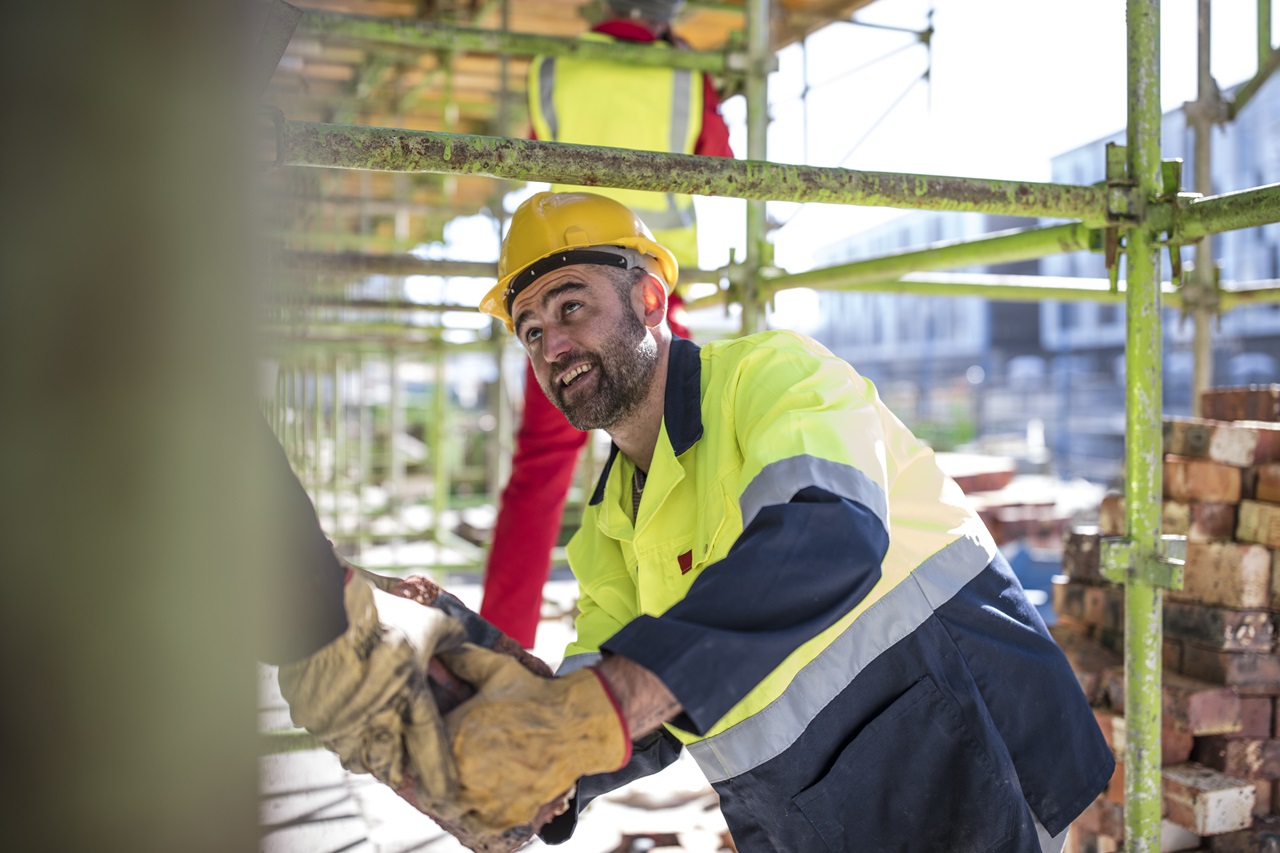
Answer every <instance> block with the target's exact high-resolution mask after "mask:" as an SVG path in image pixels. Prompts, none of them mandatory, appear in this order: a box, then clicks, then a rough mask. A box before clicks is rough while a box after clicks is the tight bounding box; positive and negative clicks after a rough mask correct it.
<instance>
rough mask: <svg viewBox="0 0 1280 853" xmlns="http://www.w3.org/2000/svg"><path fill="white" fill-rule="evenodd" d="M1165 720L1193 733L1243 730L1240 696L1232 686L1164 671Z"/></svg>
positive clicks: (1204, 733)
mask: <svg viewBox="0 0 1280 853" xmlns="http://www.w3.org/2000/svg"><path fill="white" fill-rule="evenodd" d="M1161 694H1162V705H1161V707H1162V708H1163V719H1164V720H1165V721H1166V722H1167V723H1169V724H1172V725H1175V726H1177V727H1179V728H1181V729H1182V730H1183V731H1186V732H1190V733H1191V734H1193V735H1217V734H1227V733H1230V732H1238V731H1240V727H1241V725H1242V717H1243V707H1242V704H1241V700H1240V695H1239V694H1238V693H1236V691H1234V690H1232V689H1231V688H1229V687H1223V686H1221V685H1218V684H1210V683H1209V682H1205V681H1199V680H1197V679H1194V678H1188V677H1187V676H1185V675H1178V674H1177V673H1172V672H1165V673H1163V675H1162V678H1161Z"/></svg>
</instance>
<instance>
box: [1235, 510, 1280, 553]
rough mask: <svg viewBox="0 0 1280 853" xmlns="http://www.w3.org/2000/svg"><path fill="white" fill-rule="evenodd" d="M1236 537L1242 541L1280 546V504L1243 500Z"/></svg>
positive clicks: (1274, 546) (1273, 546)
mask: <svg viewBox="0 0 1280 853" xmlns="http://www.w3.org/2000/svg"><path fill="white" fill-rule="evenodd" d="M1236 538H1237V539H1239V540H1240V541H1241V542H1257V543H1258V544H1259V545H1267V546H1269V547H1272V548H1277V547H1280V504H1273V503H1266V502H1263V501H1250V500H1246V501H1241V502H1240V516H1239V522H1238V523H1237V525H1236Z"/></svg>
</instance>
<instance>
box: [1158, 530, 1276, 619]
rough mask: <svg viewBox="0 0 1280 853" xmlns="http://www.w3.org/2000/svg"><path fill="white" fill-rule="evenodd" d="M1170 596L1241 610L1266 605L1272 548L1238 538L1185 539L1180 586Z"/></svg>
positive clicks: (1268, 595)
mask: <svg viewBox="0 0 1280 853" xmlns="http://www.w3.org/2000/svg"><path fill="white" fill-rule="evenodd" d="M1169 597H1170V598H1172V599H1175V600H1178V601H1194V602H1197V603H1201V604H1215V605H1222V606H1224V607H1236V608H1239V609H1242V610H1250V609H1254V610H1256V609H1263V608H1266V607H1269V606H1270V604H1271V552H1270V551H1268V550H1267V549H1266V548H1264V547H1262V546H1261V545H1249V544H1243V543H1239V542H1188V543H1187V563H1186V568H1185V570H1184V573H1183V583H1182V589H1180V590H1170V591H1169Z"/></svg>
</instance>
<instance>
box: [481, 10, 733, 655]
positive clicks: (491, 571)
mask: <svg viewBox="0 0 1280 853" xmlns="http://www.w3.org/2000/svg"><path fill="white" fill-rule="evenodd" d="M683 5H684V0H609V2H608V3H607V4H606V13H607V15H606V19H605V20H604V21H602V22H601V23H600V24H598V25H596V26H595V27H594V28H593V29H592V31H591V32H590V33H588V34H586V35H585V36H583V38H584V39H587V40H590V41H599V42H602V43H609V42H626V43H632V44H650V45H652V46H653V49H654V50H671V49H675V48H676V47H680V46H683V43H682V42H681V41H680V40H679V38H678V37H677V36H676V35H675V34H674V33H673V32H672V30H671V21H672V19H673V18H674V17H675V15H676V14H677V13H678V12H679V11H680V8H681V7H682V6H683ZM528 91H529V114H530V116H531V119H532V124H533V133H532V134H531V135H532V136H533V137H534V138H535V139H543V140H548V141H554V142H574V143H579V144H584V145H606V146H611V147H618V148H632V149H645V150H652V151H667V152H674V153H680V154H701V155H707V156H712V157H732V156H733V150H732V149H731V148H730V147H729V129H728V127H727V126H726V125H725V123H724V119H723V118H722V117H721V115H720V101H719V98H718V97H717V95H716V91H715V88H714V86H713V85H712V83H711V78H709V77H707V76H706V75H705V74H702V73H701V72H696V71H686V70H679V69H670V68H644V67H637V66H634V65H628V64H625V63H613V62H601V61H599V60H592V59H576V58H557V57H537V58H535V59H534V61H533V63H532V65H531V66H530V70H529V85H528ZM606 104H607V105H608V107H607V108H605V107H604V106H603V105H606ZM636 116H644V117H645V120H644V121H636ZM553 189H564V188H563V187H558V186H557V187H553ZM598 192H600V193H601V194H602V195H607V196H609V197H611V198H615V199H617V200H618V201H621V202H622V203H623V204H626V205H627V206H629V207H631V208H632V209H634V210H636V211H638V212H639V213H640V215H641V216H642V218H644V219H645V221H646V222H649V223H651V224H654V225H655V226H658V225H659V224H661V227H660V228H658V230H656V231H655V234H656V235H657V237H658V239H659V240H660V242H662V243H663V245H665V246H668V247H669V248H670V249H671V251H672V252H673V253H674V254H675V256H676V258H677V259H678V261H679V262H680V263H681V264H682V265H684V266H686V267H689V268H696V267H697V266H698V238H697V229H696V223H695V220H694V210H693V199H692V198H691V197H689V196H681V195H675V194H672V193H651V192H641V191H638V190H615V189H601V190H598ZM670 301H671V303H672V308H671V310H670V311H669V315H668V326H669V328H670V329H671V331H672V332H673V333H674V334H677V335H679V336H680V337H684V338H687V337H689V331H688V329H687V328H685V326H684V324H683V323H682V322H681V320H680V318H681V316H682V315H683V311H682V309H681V308H680V300H679V296H678V295H676V294H674V293H673V294H672V297H671V300H670ZM586 440H587V433H586V432H582V431H579V430H576V429H574V428H573V427H572V426H570V424H569V422H568V421H566V420H565V418H564V415H562V414H560V411H559V410H558V409H556V407H555V406H553V405H551V403H550V402H548V401H547V399H546V396H545V395H543V394H542V392H541V390H540V389H539V388H538V383H537V380H536V379H535V378H534V376H533V371H532V370H527V371H526V376H525V400H524V412H523V415H522V416H521V421H520V426H519V429H518V430H517V432H516V446H515V452H514V454H513V456H512V465H511V477H510V479H509V480H508V482H507V485H506V488H505V489H504V490H503V493H502V500H501V502H500V505H499V512H498V519H497V523H496V525H495V527H494V534H493V545H492V547H491V549H490V551H489V559H488V562H487V566H486V570H485V580H484V597H483V599H482V602H481V606H480V615H481V616H483V617H485V618H486V619H488V620H489V621H490V622H492V623H493V624H494V625H496V626H497V627H498V628H500V629H502V630H503V631H505V632H506V633H507V634H509V635H510V636H512V637H513V638H515V639H516V640H517V641H518V642H520V643H522V644H523V645H524V646H525V647H526V648H528V647H531V646H532V645H533V642H534V639H535V636H536V633H537V627H538V619H539V616H540V613H541V606H542V587H543V585H544V584H545V583H546V580H547V574H548V572H549V571H550V569H551V551H552V548H553V547H554V546H555V543H556V539H557V537H558V535H559V533H560V520H561V515H562V513H563V510H564V503H565V496H566V495H567V494H568V491H569V484H570V483H571V482H572V480H573V470H574V466H575V465H576V463H577V459H578V455H579V453H580V451H581V450H582V445H583V444H584V443H585V442H586Z"/></svg>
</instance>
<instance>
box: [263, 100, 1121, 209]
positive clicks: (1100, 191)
mask: <svg viewBox="0 0 1280 853" xmlns="http://www.w3.org/2000/svg"><path fill="white" fill-rule="evenodd" d="M283 136H284V146H285V150H284V152H283V159H284V162H285V164H287V165H290V166H314V167H320V168H330V169H363V170H371V171H382V172H433V173H441V174H443V173H451V172H452V173H458V174H467V175H484V176H487V177H495V178H512V179H514V180H519V181H546V182H548V183H562V184H574V185H578V186H586V187H592V186H601V187H618V188H621V189H636V190H648V191H651V192H675V193H683V194H686V195H707V196H729V197H732V198H744V199H760V200H770V201H796V202H825V203H829V204H857V205H866V206H871V207H900V208H910V209H917V210H953V211H976V212H979V213H1004V214H1009V215H1012V216H1027V217H1040V216H1048V217H1060V218H1064V219H1079V220H1081V221H1082V222H1084V224H1086V225H1089V226H1102V225H1105V224H1107V192H1106V190H1105V189H1104V188H1102V187H1092V186H1075V185H1070V184H1048V183H1036V182H1032V181H1003V180H994V179H985V178H960V177H949V176H945V175H918V174H908V173H897V172H860V171H856V170H854V169H840V168H836V167H830V166H799V165H793V164H788V163H769V162H765V161H758V160H727V159H725V158H723V157H700V156H697V155H693V154H664V153H659V152H656V151H632V150H629V149H623V148H605V147H601V146H594V145H572V144H569V143H564V142H542V141H537V140H530V139H503V138H500V137H494V136H475V135H469V134H453V133H438V132H434V131H426V130H403V129H397V128H381V127H358V126H352V125H333V124H321V123H315V122H303V121H286V122H284V129H283Z"/></svg>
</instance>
